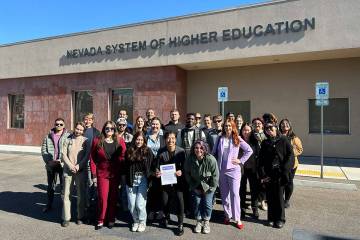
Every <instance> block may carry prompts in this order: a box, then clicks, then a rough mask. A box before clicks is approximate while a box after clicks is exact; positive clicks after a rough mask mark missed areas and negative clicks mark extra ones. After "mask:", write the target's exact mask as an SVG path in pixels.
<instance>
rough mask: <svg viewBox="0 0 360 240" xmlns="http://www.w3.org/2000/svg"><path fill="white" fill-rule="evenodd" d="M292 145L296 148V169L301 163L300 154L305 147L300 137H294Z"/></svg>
mask: <svg viewBox="0 0 360 240" xmlns="http://www.w3.org/2000/svg"><path fill="white" fill-rule="evenodd" d="M291 145H292V146H293V150H294V157H295V163H294V167H293V169H295V168H297V167H298V165H299V159H298V156H300V155H301V153H302V152H303V147H302V144H301V140H300V138H298V137H294V138H293V139H292V140H291Z"/></svg>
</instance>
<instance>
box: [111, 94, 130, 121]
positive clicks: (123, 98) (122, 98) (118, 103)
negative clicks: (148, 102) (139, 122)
mask: <svg viewBox="0 0 360 240" xmlns="http://www.w3.org/2000/svg"><path fill="white" fill-rule="evenodd" d="M133 92H134V91H133V89H129V88H127V89H112V90H111V95H110V96H111V100H110V102H111V119H113V120H116V119H117V116H118V113H119V111H120V110H121V109H124V110H126V113H127V115H128V121H130V122H131V123H132V122H133V111H134V105H133Z"/></svg>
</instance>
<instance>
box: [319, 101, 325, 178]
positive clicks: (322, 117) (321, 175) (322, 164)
mask: <svg viewBox="0 0 360 240" xmlns="http://www.w3.org/2000/svg"><path fill="white" fill-rule="evenodd" d="M321 101H322V103H324V100H321ZM320 178H324V106H323V104H321V172H320Z"/></svg>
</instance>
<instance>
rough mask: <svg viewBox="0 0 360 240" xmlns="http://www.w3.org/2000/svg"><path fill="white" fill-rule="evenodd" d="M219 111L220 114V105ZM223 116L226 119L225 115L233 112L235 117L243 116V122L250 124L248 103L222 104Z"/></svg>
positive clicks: (229, 102) (230, 102)
mask: <svg viewBox="0 0 360 240" xmlns="http://www.w3.org/2000/svg"><path fill="white" fill-rule="evenodd" d="M219 105H220V107H219V110H220V114H221V110H222V103H220V104H219ZM224 109H225V111H224V114H225V117H226V114H227V113H228V112H233V113H234V114H235V117H236V116H237V115H238V114H241V115H242V116H243V119H244V122H250V121H251V119H250V101H228V102H225V103H224Z"/></svg>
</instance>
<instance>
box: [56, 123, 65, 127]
mask: <svg viewBox="0 0 360 240" xmlns="http://www.w3.org/2000/svg"><path fill="white" fill-rule="evenodd" d="M55 126H56V127H62V126H64V124H63V123H55Z"/></svg>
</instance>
